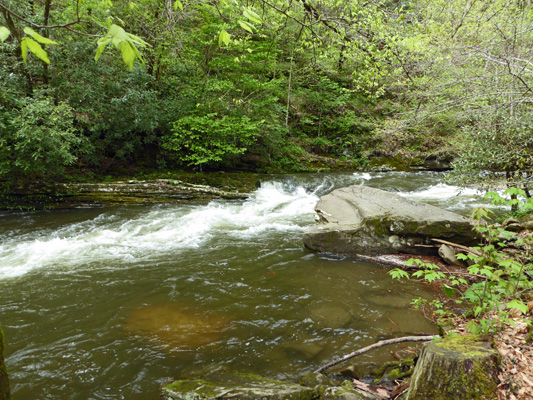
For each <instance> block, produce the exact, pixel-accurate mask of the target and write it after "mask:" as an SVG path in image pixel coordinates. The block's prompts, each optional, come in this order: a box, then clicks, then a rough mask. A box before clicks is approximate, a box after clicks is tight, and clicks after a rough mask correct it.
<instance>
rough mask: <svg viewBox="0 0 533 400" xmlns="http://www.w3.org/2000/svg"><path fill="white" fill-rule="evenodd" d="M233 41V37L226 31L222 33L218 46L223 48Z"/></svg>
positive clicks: (219, 36)
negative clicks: (223, 45)
mask: <svg viewBox="0 0 533 400" xmlns="http://www.w3.org/2000/svg"><path fill="white" fill-rule="evenodd" d="M230 39H231V36H230V34H229V33H228V32H226V31H225V30H222V31H220V34H219V35H218V45H219V46H220V47H222V44H225V45H226V46H227V45H228V44H229V41H230Z"/></svg>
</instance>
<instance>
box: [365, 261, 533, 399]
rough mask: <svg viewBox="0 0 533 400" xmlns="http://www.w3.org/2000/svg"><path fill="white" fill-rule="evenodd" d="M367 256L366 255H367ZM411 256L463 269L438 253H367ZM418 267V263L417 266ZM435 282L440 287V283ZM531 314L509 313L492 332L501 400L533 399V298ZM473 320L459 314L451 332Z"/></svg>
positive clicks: (443, 267)
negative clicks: (433, 254) (451, 264)
mask: <svg viewBox="0 0 533 400" xmlns="http://www.w3.org/2000/svg"><path fill="white" fill-rule="evenodd" d="M365 258H366V257H365ZM410 258H420V259H422V260H423V261H424V262H431V263H433V264H436V265H438V266H439V267H440V268H441V270H443V271H447V272H450V273H457V272H458V271H460V269H458V268H457V267H451V266H449V265H447V264H445V263H444V262H443V261H442V259H441V258H440V257H436V256H423V257H422V256H413V255H410V254H393V255H382V256H373V257H368V259H370V260H372V261H374V262H378V263H381V264H384V265H389V266H394V267H401V268H404V269H410V267H406V265H405V262H406V261H407V260H408V259H410ZM415 268H416V267H415ZM435 285H436V286H437V288H436V289H438V286H439V283H438V282H436V283H435ZM528 307H529V313H528V315H526V316H524V315H519V313H518V312H516V313H515V314H510V316H509V318H508V319H507V320H505V321H502V326H501V330H500V331H498V332H497V333H495V334H493V336H492V340H493V343H494V347H495V349H497V350H498V352H499V354H500V356H501V364H500V374H499V379H500V384H499V385H498V400H531V399H533V342H532V338H531V336H532V327H531V324H532V319H533V301H530V302H529V303H528ZM420 311H421V312H422V313H423V314H424V315H425V316H426V317H427V318H429V319H431V320H435V318H436V317H435V315H434V314H432V312H431V310H426V309H421V310H420ZM488 318H490V319H492V320H500V319H501V317H500V316H499V315H498V314H497V313H496V312H493V313H492V314H491V315H488ZM469 321H470V320H469V319H466V318H464V317H463V316H457V317H456V318H454V319H453V320H452V321H450V325H451V326H452V327H453V328H452V329H450V331H451V332H455V333H457V334H460V335H468V334H470V332H469V331H468V329H467V324H468V322H469Z"/></svg>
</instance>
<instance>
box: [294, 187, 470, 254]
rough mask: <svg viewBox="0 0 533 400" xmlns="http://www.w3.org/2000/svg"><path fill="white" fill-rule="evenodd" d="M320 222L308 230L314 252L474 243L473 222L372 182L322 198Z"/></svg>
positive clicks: (427, 250)
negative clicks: (438, 241)
mask: <svg viewBox="0 0 533 400" xmlns="http://www.w3.org/2000/svg"><path fill="white" fill-rule="evenodd" d="M315 211H316V213H317V215H318V224H317V225H315V226H312V227H310V228H309V229H307V231H306V232H305V234H304V238H303V241H304V244H305V246H306V247H308V248H309V249H312V250H317V251H322V252H329V253H336V254H354V255H356V254H364V255H377V254H395V253H409V254H421V255H436V254H437V248H436V247H433V246H431V245H433V244H434V243H432V242H431V239H432V238H439V239H445V240H449V241H452V242H456V243H461V244H474V243H475V233H474V231H473V230H472V228H473V226H472V224H471V222H470V221H469V220H468V219H467V218H465V217H463V216H461V215H459V214H455V213H453V212H450V211H446V210H443V209H440V208H438V207H434V206H430V205H428V204H424V203H418V202H415V201H412V200H408V199H406V198H404V197H401V196H398V195H396V194H394V193H390V192H386V191H383V190H379V189H374V188H371V187H367V186H357V185H356V186H350V187H346V188H342V189H337V190H334V191H333V192H331V193H330V194H328V195H326V196H323V197H322V198H321V199H320V201H319V202H318V203H317V205H316V207H315Z"/></svg>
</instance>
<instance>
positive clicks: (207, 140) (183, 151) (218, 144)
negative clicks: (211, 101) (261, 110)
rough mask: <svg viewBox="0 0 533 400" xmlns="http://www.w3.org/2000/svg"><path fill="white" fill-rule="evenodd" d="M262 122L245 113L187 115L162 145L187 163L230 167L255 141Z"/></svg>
mask: <svg viewBox="0 0 533 400" xmlns="http://www.w3.org/2000/svg"><path fill="white" fill-rule="evenodd" d="M263 122H264V121H252V120H250V118H248V117H247V116H228V115H223V116H219V115H218V114H216V113H210V114H207V115H200V116H198V115H190V116H187V117H183V118H181V119H179V120H178V121H176V122H175V123H174V128H173V130H172V134H171V135H168V136H166V137H165V138H164V142H163V147H164V148H165V149H166V150H168V151H170V152H173V153H177V154H178V155H179V161H184V162H186V163H187V164H188V165H193V166H199V167H200V168H203V167H204V166H209V167H212V166H220V165H223V166H230V165H232V164H233V163H234V162H235V157H236V156H239V155H242V154H244V153H245V152H246V151H247V150H248V148H249V147H250V146H252V145H253V144H254V142H255V138H256V137H257V136H258V135H259V133H260V127H261V125H262V124H263Z"/></svg>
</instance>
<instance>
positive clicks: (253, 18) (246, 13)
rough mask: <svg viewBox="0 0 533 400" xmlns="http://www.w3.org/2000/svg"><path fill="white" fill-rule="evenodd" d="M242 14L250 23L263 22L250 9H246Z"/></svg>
mask: <svg viewBox="0 0 533 400" xmlns="http://www.w3.org/2000/svg"><path fill="white" fill-rule="evenodd" d="M242 14H243V15H244V16H245V17H246V18H248V19H249V20H250V21H253V22H257V23H258V24H261V23H262V22H263V21H262V20H261V17H260V16H259V15H257V14H256V13H255V12H254V11H253V10H252V9H251V8H246V9H245V10H244V12H243V13H242Z"/></svg>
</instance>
